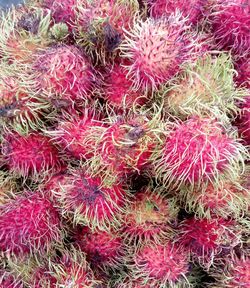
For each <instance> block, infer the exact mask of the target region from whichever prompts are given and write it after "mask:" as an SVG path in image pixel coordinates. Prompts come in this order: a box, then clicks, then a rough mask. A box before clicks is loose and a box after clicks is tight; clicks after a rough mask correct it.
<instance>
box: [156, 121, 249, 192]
mask: <svg viewBox="0 0 250 288" xmlns="http://www.w3.org/2000/svg"><path fill="white" fill-rule="evenodd" d="M170 127H173V128H172V129H170V130H169V132H168V135H167V138H166V140H165V146H164V148H163V151H159V152H158V153H159V154H158V155H159V158H156V161H155V175H156V176H157V178H158V179H160V181H162V182H163V183H164V184H165V185H173V184H174V185H173V188H176V187H180V186H181V185H182V184H186V185H194V184H195V185H197V186H198V187H203V186H204V185H205V184H206V183H207V182H212V183H217V182H218V180H219V178H220V176H221V177H222V175H223V177H226V176H228V178H229V179H235V177H238V175H239V174H240V173H241V171H242V169H243V167H244V157H245V156H247V155H248V153H247V151H246V149H245V147H244V146H243V145H242V144H240V143H239V142H238V141H237V140H235V139H234V138H233V137H231V135H229V134H226V131H225V129H224V128H223V127H222V125H221V123H220V122H218V121H216V120H214V119H211V118H200V117H197V116H193V117H192V118H190V119H188V120H186V121H184V122H182V123H170Z"/></svg>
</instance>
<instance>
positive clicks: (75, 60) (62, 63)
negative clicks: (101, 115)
mask: <svg viewBox="0 0 250 288" xmlns="http://www.w3.org/2000/svg"><path fill="white" fill-rule="evenodd" d="M33 70H34V73H35V78H36V81H37V85H38V87H39V88H38V89H39V91H40V92H41V93H42V94H45V95H46V96H47V97H52V96H55V97H57V98H65V99H66V100H73V101H74V100H77V99H78V100H83V99H85V98H91V93H90V90H91V86H92V82H93V80H94V74H93V70H92V67H91V64H90V62H89V59H88V58H87V57H86V56H85V55H84V54H83V53H82V51H81V50H80V49H79V48H77V47H75V46H72V45H71V46H68V45H59V46H54V47H50V48H48V49H46V50H43V51H41V52H40V53H39V55H37V59H36V60H35V62H34V65H33Z"/></svg>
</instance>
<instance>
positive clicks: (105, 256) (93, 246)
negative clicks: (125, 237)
mask: <svg viewBox="0 0 250 288" xmlns="http://www.w3.org/2000/svg"><path fill="white" fill-rule="evenodd" d="M76 244H78V246H79V247H80V249H81V251H83V252H84V253H86V258H87V260H88V261H89V262H90V263H92V265H94V266H95V267H96V266H98V267H101V268H105V267H111V268H115V267H117V266H119V265H121V257H122V256H123V254H124V251H123V250H124V249H123V241H122V238H121V237H120V236H119V234H118V233H117V232H115V231H101V230H96V231H91V230H90V229H89V228H88V227H83V228H82V229H81V230H80V231H79V232H78V233H77V235H76Z"/></svg>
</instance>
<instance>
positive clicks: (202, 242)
mask: <svg viewBox="0 0 250 288" xmlns="http://www.w3.org/2000/svg"><path fill="white" fill-rule="evenodd" d="M179 232H180V234H179V243H180V245H181V246H183V247H184V248H185V249H187V251H189V252H190V254H191V256H192V257H193V258H194V259H195V260H198V261H199V263H200V264H201V265H203V266H204V267H206V268H207V267H210V266H211V264H213V260H214V257H215V256H218V255H219V254H220V253H221V252H225V253H230V252H232V250H233V248H234V247H235V246H236V245H238V244H239V243H240V231H237V227H236V222H235V221H233V220H227V219H223V218H218V217H215V216H213V217H212V218H211V219H205V218H204V219H196V218H194V217H193V218H189V219H186V220H184V221H183V222H182V223H181V225H180V230H179Z"/></svg>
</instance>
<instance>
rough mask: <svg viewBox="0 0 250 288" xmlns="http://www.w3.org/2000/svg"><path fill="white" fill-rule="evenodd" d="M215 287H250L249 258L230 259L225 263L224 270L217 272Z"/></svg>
mask: <svg viewBox="0 0 250 288" xmlns="http://www.w3.org/2000/svg"><path fill="white" fill-rule="evenodd" d="M213 276H214V277H215V278H216V280H217V281H218V282H217V285H218V286H217V285H215V287H216V288H217V287H222V288H236V287H237V288H238V287H239V288H240V287H242V288H248V287H249V285H250V258H249V257H247V256H241V257H236V256H234V257H233V258H232V257H228V258H226V259H225V261H223V269H219V270H217V271H215V273H214V274H213Z"/></svg>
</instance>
